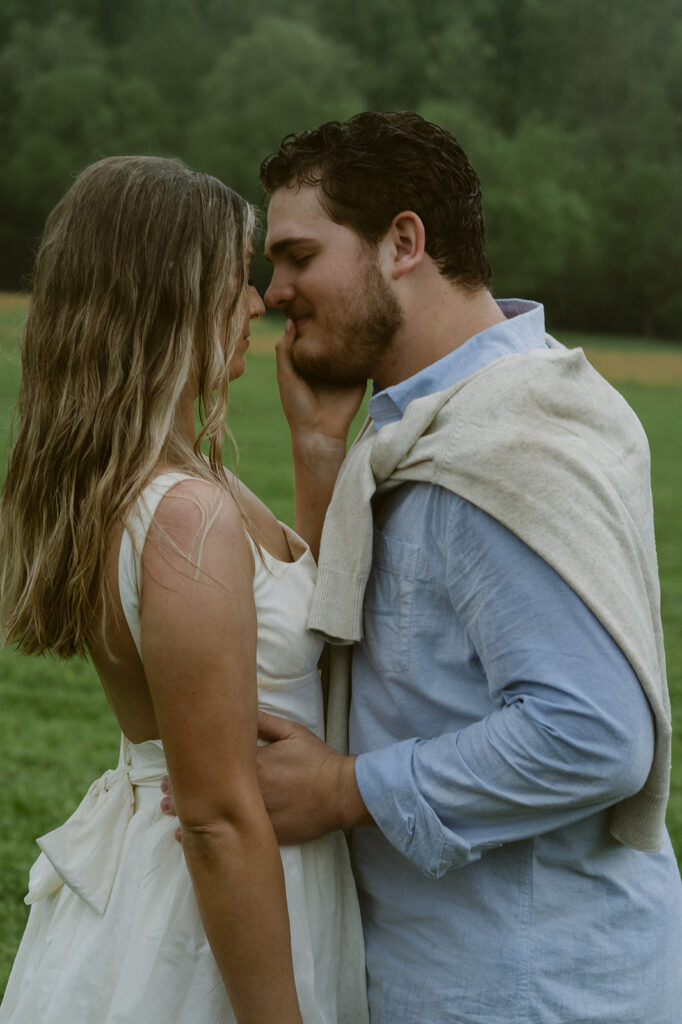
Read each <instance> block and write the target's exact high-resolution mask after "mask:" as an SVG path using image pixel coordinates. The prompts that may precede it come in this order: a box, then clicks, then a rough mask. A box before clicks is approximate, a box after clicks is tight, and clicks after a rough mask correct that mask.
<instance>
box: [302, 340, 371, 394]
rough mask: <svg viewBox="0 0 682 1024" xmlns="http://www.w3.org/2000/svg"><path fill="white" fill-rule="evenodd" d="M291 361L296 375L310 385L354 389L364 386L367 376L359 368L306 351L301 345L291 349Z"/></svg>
mask: <svg viewBox="0 0 682 1024" xmlns="http://www.w3.org/2000/svg"><path fill="white" fill-rule="evenodd" d="M291 361H292V363H293V364H294V368H295V370H296V372H297V373H299V374H300V375H301V377H303V378H304V379H305V380H309V381H311V382H312V383H317V384H327V385H333V386H335V387H356V386H357V385H358V384H364V383H366V381H367V378H368V375H367V373H366V372H363V371H362V370H361V369H360V368H359V367H353V366H349V365H348V363H346V362H342V361H341V360H340V359H333V358H330V357H329V356H328V355H320V354H316V353H312V352H310V351H306V349H305V348H304V346H303V345H297V344H296V343H295V342H294V345H293V346H292V349H291Z"/></svg>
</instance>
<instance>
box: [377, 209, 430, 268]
mask: <svg viewBox="0 0 682 1024" xmlns="http://www.w3.org/2000/svg"><path fill="white" fill-rule="evenodd" d="M385 241H387V242H388V243H389V245H390V253H391V259H392V264H393V265H392V268H391V274H392V277H393V280H394V281H397V280H398V278H399V277H402V276H403V274H406V273H408V271H410V270H412V269H413V268H414V267H416V266H418V265H419V264H420V263H421V262H422V260H423V259H424V253H425V251H426V250H425V248H424V245H425V242H426V231H425V230H424V224H423V222H422V219H421V217H420V216H419V215H418V214H416V213H415V212H414V211H413V210H403V212H402V213H398V214H396V216H395V217H394V218H393V220H392V221H391V226H390V228H389V229H388V231H387V232H386V236H385Z"/></svg>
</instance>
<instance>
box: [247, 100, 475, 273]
mask: <svg viewBox="0 0 682 1024" xmlns="http://www.w3.org/2000/svg"><path fill="white" fill-rule="evenodd" d="M260 180H261V184H262V185H263V188H264V189H265V191H266V192H267V193H268V194H269V195H272V193H273V192H275V191H276V189H278V188H281V187H282V186H284V185H290V184H298V185H319V186H320V191H321V196H320V198H321V201H322V204H323V206H324V207H325V209H326V211H327V213H328V214H329V216H330V217H331V218H332V220H334V221H336V222H337V223H339V224H344V225H346V226H347V227H350V228H352V229H353V230H354V231H356V232H357V234H358V235H360V236H361V237H362V238H364V239H365V240H366V241H367V242H369V243H370V244H372V245H376V244H377V243H378V242H379V240H380V239H381V238H382V237H383V236H384V235H385V233H386V231H387V230H388V228H389V226H390V224H391V221H392V220H393V218H394V217H395V215H396V214H397V213H400V212H401V211H402V210H412V211H414V213H416V214H418V215H419V217H420V218H421V220H422V222H423V224H424V228H425V231H426V251H427V252H428V254H429V256H431V258H432V259H433V260H434V262H435V263H436V265H437V266H438V268H439V270H440V272H441V273H442V274H444V275H445V276H446V277H449V278H452V279H453V280H455V281H457V282H458V283H460V284H464V285H466V286H469V287H471V288H478V287H481V286H483V287H486V288H489V287H490V283H491V277H492V275H491V271H490V263H489V262H488V257H487V255H486V251H485V239H484V232H483V213H482V210H481V185H480V182H479V180H478V175H477V174H476V171H475V170H474V169H473V167H472V166H471V164H470V163H469V161H468V159H467V157H466V154H465V152H464V150H463V149H462V147H461V146H460V144H459V142H458V141H457V139H456V138H455V137H454V135H451V134H450V132H448V131H446V130H445V129H444V128H439V127H438V125H435V124H431V123H430V122H429V121H425V120H424V118H423V117H420V116H419V114H415V113H412V112H410V111H405V112H401V113H386V114H380V113H376V112H374V111H368V112H366V113H363V114H356V115H355V117H351V118H350V119H349V120H348V121H343V122H341V121H329V122H327V124H323V125H320V127H319V128H313V129H312V130H311V131H304V132H299V133H298V134H296V135H293V134H292V135H287V136H286V138H285V139H283V141H282V143H281V145H280V147H279V149H278V150H277V152H276V153H273V154H272V155H271V156H269V157H267V158H266V159H265V160H264V161H263V163H262V165H261V169H260Z"/></svg>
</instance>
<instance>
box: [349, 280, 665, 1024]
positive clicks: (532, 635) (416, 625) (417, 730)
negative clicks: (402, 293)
mask: <svg viewBox="0 0 682 1024" xmlns="http://www.w3.org/2000/svg"><path fill="white" fill-rule="evenodd" d="M500 305H501V307H502V308H503V310H504V312H505V314H506V316H507V317H508V318H509V319H508V320H506V322H504V323H502V324H499V325H495V326H493V327H491V328H489V329H488V330H486V331H484V332H482V333H481V334H479V335H476V336H475V337H473V338H471V339H469V340H468V341H467V342H466V343H465V344H464V345H462V346H461V347H460V348H458V349H456V350H455V351H453V352H452V353H450V354H449V355H447V356H446V357H445V358H444V359H441V360H439V361H438V362H437V363H434V364H433V365H431V366H429V367H427V368H426V369H425V370H423V371H422V372H421V373H418V374H416V375H415V376H414V377H411V378H410V379H408V380H406V381H403V382H401V383H400V384H397V385H395V386H394V387H391V388H388V389H386V390H385V391H382V392H379V393H378V394H376V395H374V396H373V397H372V399H371V401H370V414H371V415H372V417H373V419H374V422H375V426H376V429H378V430H380V429H381V428H382V426H383V425H384V424H386V423H390V422H394V421H396V420H399V419H400V418H401V416H402V414H403V412H404V410H405V409H406V407H407V405H408V404H409V402H410V401H412V400H413V399H414V398H417V397H419V396H421V395H425V394H429V393H432V392H434V391H438V390H441V389H443V388H446V387H449V386H451V385H452V384H455V383H456V382H457V381H459V380H461V379H463V378H464V377H466V376H469V375H470V374H471V373H474V372H475V371H476V370H479V369H481V368H482V367H484V366H486V365H487V364H488V363H490V362H492V361H493V360H495V359H498V358H500V357H501V356H505V355H510V354H513V353H518V352H526V351H529V350H530V349H533V348H537V347H541V346H543V345H544V344H545V334H544V316H543V310H542V307H541V306H539V305H537V304H534V303H524V302H520V301H517V300H510V301H508V302H503V303H500ZM374 511H375V533H374V550H373V564H372V573H371V577H370V581H369V584H368V587H367V591H366V595H365V606H364V626H365V637H364V639H363V641H362V642H361V643H360V644H357V645H356V647H355V649H354V655H353V697H352V705H351V720H350V744H351V752H352V753H355V754H358V755H359V756H358V759H357V762H356V776H357V781H358V785H359V787H360V791H361V793H362V797H363V799H364V801H365V803H366V805H367V807H368V809H369V811H370V812H371V814H372V816H373V817H374V819H375V820H376V822H377V824H378V825H379V829H357V830H356V831H355V833H354V835H353V858H354V865H355V870H356V877H357V881H358V888H359V893H360V901H361V907H362V913H363V921H364V926H365V940H366V949H367V965H368V972H369V997H370V1010H371V1019H372V1024H441V1022H443V1024H444V1022H448V1024H450V1022H452V1024H454V1022H457V1024H464V1022H466V1024H680V1021H682V1009H681V1007H682V886H681V885H680V877H679V872H678V869H677V864H676V861H675V857H674V854H673V851H672V848H671V846H670V843H669V842H668V843H667V845H666V847H665V848H664V849H663V850H662V851H661V852H660V853H642V852H640V851H637V850H633V849H630V848H629V847H625V846H622V845H621V844H619V843H618V842H616V841H615V840H614V839H613V838H612V837H611V836H610V834H609V829H608V822H609V810H608V808H609V807H610V805H612V804H613V803H615V802H617V801H618V800H620V799H622V798H624V797H625V796H627V795H629V794H630V793H632V792H634V791H636V790H637V789H639V788H640V787H641V785H642V784H643V782H644V780H645V779H646V777H647V775H648V771H649V768H650V765H651V758H652V750H653V726H652V719H651V715H650V712H649V708H648V705H647V702H646V698H645V697H644V694H643V692H642V689H641V687H640V685H639V682H638V681H637V679H636V677H635V675H634V673H633V671H632V669H631V668H630V665H629V663H628V662H627V661H626V659H625V657H624V656H623V654H622V653H621V651H620V650H619V648H618V647H617V646H616V645H615V644H614V642H613V641H612V640H611V638H610V637H609V635H608V634H607V633H606V632H605V631H604V629H603V628H602V626H601V625H600V624H599V622H598V621H597V620H596V619H595V618H594V616H593V615H592V613H591V612H590V611H589V610H588V609H587V608H586V606H585V605H584V604H583V603H582V601H581V600H580V599H579V598H578V597H577V596H576V594H575V593H574V592H573V591H572V590H571V589H570V588H569V587H568V586H567V584H566V583H564V581H563V580H562V579H561V578H560V577H559V576H558V575H557V574H556V573H555V572H554V570H552V569H551V568H550V567H549V566H548V565H547V564H546V563H545V562H544V561H543V560H542V559H540V558H539V557H538V556H537V555H536V554H534V553H533V552H532V551H531V550H530V549H529V548H527V547H526V546H525V545H524V544H523V543H522V542H521V541H520V540H519V539H518V538H517V537H515V536H514V535H513V534H512V533H510V532H509V531H508V530H506V529H505V528H504V527H503V526H501V525H500V524H499V523H498V522H497V521H496V520H494V519H492V518H491V517H490V516H488V515H486V514H485V513H484V512H482V511H481V510H480V509H478V508H476V507H475V506H474V505H471V504H470V503H468V502H466V501H464V500H463V499H462V498H460V497H458V496H457V495H455V494H452V493H450V492H449V491H446V490H444V489H442V488H439V487H435V486H432V485H429V484H422V483H415V484H405V485H403V486H401V487H400V488H398V489H397V490H395V491H392V492H390V493H388V494H387V495H386V496H385V497H384V498H382V499H381V500H380V501H378V502H376V504H375V510H374ZM576 526H577V528H578V529H579V524H576Z"/></svg>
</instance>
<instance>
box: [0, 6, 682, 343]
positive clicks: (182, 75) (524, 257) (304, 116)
mask: <svg viewBox="0 0 682 1024" xmlns="http://www.w3.org/2000/svg"><path fill="white" fill-rule="evenodd" d="M363 109H380V110H388V109H393V110H396V109H413V110H417V111H419V112H420V113H421V114H423V115H424V116H425V117H427V118H429V119H431V120H434V121H437V122H438V123H440V124H442V125H444V126H445V127H447V128H449V129H450V130H451V131H452V132H454V134H455V135H457V137H458V138H459V139H460V141H461V142H462V144H463V146H464V148H465V149H466V150H467V152H468V154H469V156H470V158H471V161H472V163H473V164H474V166H475V167H476V168H477V170H478V171H479V174H480V176H481V180H482V184H483V195H484V211H485V215H486V229H487V238H488V248H489V251H490V255H491V259H492V262H493V269H494V272H495V286H494V287H495V294H496V295H498V296H501V295H522V296H529V297H530V296H532V297H534V298H539V299H541V300H543V301H544V302H545V303H546V304H547V305H548V307H549V308H550V309H551V319H552V323H553V324H557V325H561V326H565V327H574V328H581V329H584V330H592V331H619V332H624V333H629V334H639V333H645V334H648V335H658V336H660V337H669V338H677V339H679V338H680V337H682V327H681V326H680V324H681V323H682V288H681V286H680V277H681V276H682V0H656V2H655V3H653V4H652V3H645V2H644V0H466V2H465V0H428V2H424V0H344V2H334V0H286V2H284V0H262V2H253V0H252V2H250V3H248V2H246V0H164V2H161V0H61V2H60V3H55V2H53V0H3V3H2V8H1V10H0V139H1V140H2V154H3V155H2V159H1V160H0V288H4V289H11V290H12V289H18V288H20V287H26V283H27V278H28V275H29V273H30V267H31V258H32V253H33V251H34V250H35V245H36V242H37V239H38V237H39V235H40V231H41V228H42V224H43V222H44V219H45V215H46V214H47V212H48V211H49V210H50V208H51V207H52V206H53V205H54V203H55V202H56V200H57V199H58V198H59V196H60V195H61V194H62V193H63V192H64V191H65V189H66V188H67V187H68V186H69V184H70V182H71V180H72V179H73V176H74V174H76V173H77V172H78V171H79V170H80V169H82V168H83V167H84V166H85V165H86V164H88V163H90V162H92V161H93V160H95V159H98V158H99V157H102V156H107V155H111V154H115V153H132V152H137V153H156V154H161V155H172V156H178V157H181V158H182V159H184V160H186V161H187V162H188V163H189V164H190V165H191V166H194V167H197V168H198V169H201V170H205V171H209V172H211V173H214V174H216V175H218V176H219V177H221V178H223V179H224V180H225V181H227V182H228V184H230V185H232V186H233V187H234V188H236V189H238V190H239V191H240V192H242V193H243V194H244V195H246V196H247V197H248V198H249V199H251V200H252V201H256V202H260V200H261V196H260V191H259V187H258V184H257V177H258V167H259V164H260V161H261V160H262V158H263V157H264V156H265V155H266V154H267V153H269V152H270V151H271V150H272V149H273V148H274V147H276V145H277V144H278V143H279V141H280V139H281V138H282V136H283V135H285V134H286V133H288V132H290V131H296V130H299V129H302V128H306V127H311V126H313V125H315V124H318V123H320V122H322V121H325V120H329V119H330V118H336V117H341V118H342V117H345V116H348V115H349V114H352V113H355V112H357V111H358V110H363ZM257 274H259V275H260V277H261V281H260V283H261V284H262V283H264V280H265V268H264V267H263V266H260V268H258V269H257Z"/></svg>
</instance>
